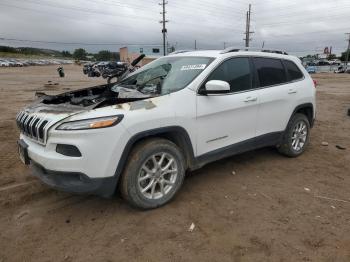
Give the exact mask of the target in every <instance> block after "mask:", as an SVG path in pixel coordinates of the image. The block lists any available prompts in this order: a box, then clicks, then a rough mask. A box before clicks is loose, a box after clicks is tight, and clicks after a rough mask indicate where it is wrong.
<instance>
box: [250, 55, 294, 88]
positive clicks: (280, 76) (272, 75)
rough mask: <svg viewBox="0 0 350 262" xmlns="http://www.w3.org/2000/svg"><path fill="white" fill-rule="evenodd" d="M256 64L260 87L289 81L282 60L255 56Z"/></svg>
mask: <svg viewBox="0 0 350 262" xmlns="http://www.w3.org/2000/svg"><path fill="white" fill-rule="evenodd" d="M254 65H255V68H256V71H257V72H258V77H259V81H260V87H264V86H272V85H278V84H282V83H285V82H287V76H286V71H285V70H284V67H283V65H282V62H281V60H279V59H273V58H263V57H255V58H254Z"/></svg>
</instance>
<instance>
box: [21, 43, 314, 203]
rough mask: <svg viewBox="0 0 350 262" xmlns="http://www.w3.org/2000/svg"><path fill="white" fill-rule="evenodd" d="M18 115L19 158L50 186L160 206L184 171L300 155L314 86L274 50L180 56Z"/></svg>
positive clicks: (42, 100)
mask: <svg viewBox="0 0 350 262" xmlns="http://www.w3.org/2000/svg"><path fill="white" fill-rule="evenodd" d="M40 95H41V96H40V97H39V99H38V101H36V102H35V103H34V104H32V105H30V106H28V107H26V108H25V109H23V110H22V111H21V112H20V113H19V114H18V115H17V119H16V121H17V125H18V127H19V129H20V131H21V134H20V140H19V141H18V145H19V147H18V149H19V154H20V158H21V159H22V161H23V162H24V163H25V164H28V165H30V167H31V169H32V171H33V174H34V175H35V176H37V177H39V178H40V179H41V180H42V181H43V182H44V183H46V184H48V185H50V186H52V187H55V188H57V189H61V190H65V191H69V192H75V193H90V194H97V195H101V196H105V197H108V196H112V195H113V193H114V192H115V191H116V190H117V189H119V190H120V192H121V194H122V196H123V197H124V198H125V199H126V200H127V201H128V202H129V203H130V204H132V205H133V206H136V207H139V208H142V209H148V208H155V207H158V206H161V205H163V204H165V203H167V202H168V201H169V200H171V199H172V198H173V197H174V195H175V194H176V193H177V191H179V189H180V187H181V184H182V183H183V180H184V177H185V172H186V171H187V170H194V169H197V168H200V167H202V166H203V165H205V164H207V163H209V162H212V161H215V160H217V159H220V158H224V157H227V156H231V155H234V154H238V153H242V152H245V151H248V150H252V149H256V148H261V147H266V146H276V147H277V149H278V151H279V152H281V153H282V154H284V155H286V156H289V157H296V156H299V155H300V154H302V153H303V152H304V150H305V148H306V146H307V144H308V142H309V135H310V127H312V125H313V122H314V119H315V87H314V83H313V80H312V79H311V77H310V76H309V74H308V73H307V72H306V71H305V69H304V68H303V66H302V65H301V63H300V61H299V60H298V59H297V58H296V57H293V56H289V55H287V54H285V53H281V54H278V53H276V52H272V51H263V52H261V51H259V52H252V51H244V50H238V49H225V50H224V51H194V52H180V53H175V54H171V55H169V56H165V57H162V58H159V59H157V60H155V61H153V62H152V63H149V64H147V65H146V66H144V67H142V68H141V69H139V70H137V71H136V72H134V73H132V74H130V75H129V76H127V77H126V78H124V79H123V80H121V81H120V82H119V83H117V84H109V85H102V86H95V87H90V88H86V89H81V90H77V91H72V92H67V93H63V94H60V95H57V96H49V95H45V94H40Z"/></svg>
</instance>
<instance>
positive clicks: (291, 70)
mask: <svg viewBox="0 0 350 262" xmlns="http://www.w3.org/2000/svg"><path fill="white" fill-rule="evenodd" d="M283 63H284V65H285V67H286V69H287V72H288V76H289V81H294V80H298V79H301V78H303V77H304V75H303V73H302V72H301V71H300V69H299V68H298V66H297V65H296V64H294V62H292V61H288V60H284V61H283Z"/></svg>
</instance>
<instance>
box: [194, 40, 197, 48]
mask: <svg viewBox="0 0 350 262" xmlns="http://www.w3.org/2000/svg"><path fill="white" fill-rule="evenodd" d="M194 50H197V40H194Z"/></svg>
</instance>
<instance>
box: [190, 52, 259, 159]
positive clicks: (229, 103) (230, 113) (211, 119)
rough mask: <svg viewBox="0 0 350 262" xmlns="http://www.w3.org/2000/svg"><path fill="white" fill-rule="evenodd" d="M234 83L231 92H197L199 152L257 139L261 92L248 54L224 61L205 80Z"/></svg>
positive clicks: (200, 153) (198, 153)
mask: <svg viewBox="0 0 350 262" xmlns="http://www.w3.org/2000/svg"><path fill="white" fill-rule="evenodd" d="M210 80H222V81H226V82H228V83H229V84H230V87H231V90H230V93H227V94H215V95H207V96H205V95H197V119H196V126H197V155H202V154H205V153H208V152H210V151H214V150H216V149H223V148H224V147H227V146H230V145H233V144H236V143H239V142H242V141H245V140H248V139H251V138H254V136H255V124H256V115H257V104H258V95H257V91H256V90H254V88H255V87H254V85H253V77H252V70H251V63H250V60H249V58H248V57H236V58H230V59H228V60H226V61H224V62H222V63H221V64H220V65H219V66H218V67H217V68H216V69H215V70H214V71H213V72H212V73H211V74H210V75H209V77H208V78H207V79H206V81H204V83H203V85H202V86H201V88H204V86H205V83H206V82H208V81H210Z"/></svg>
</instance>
